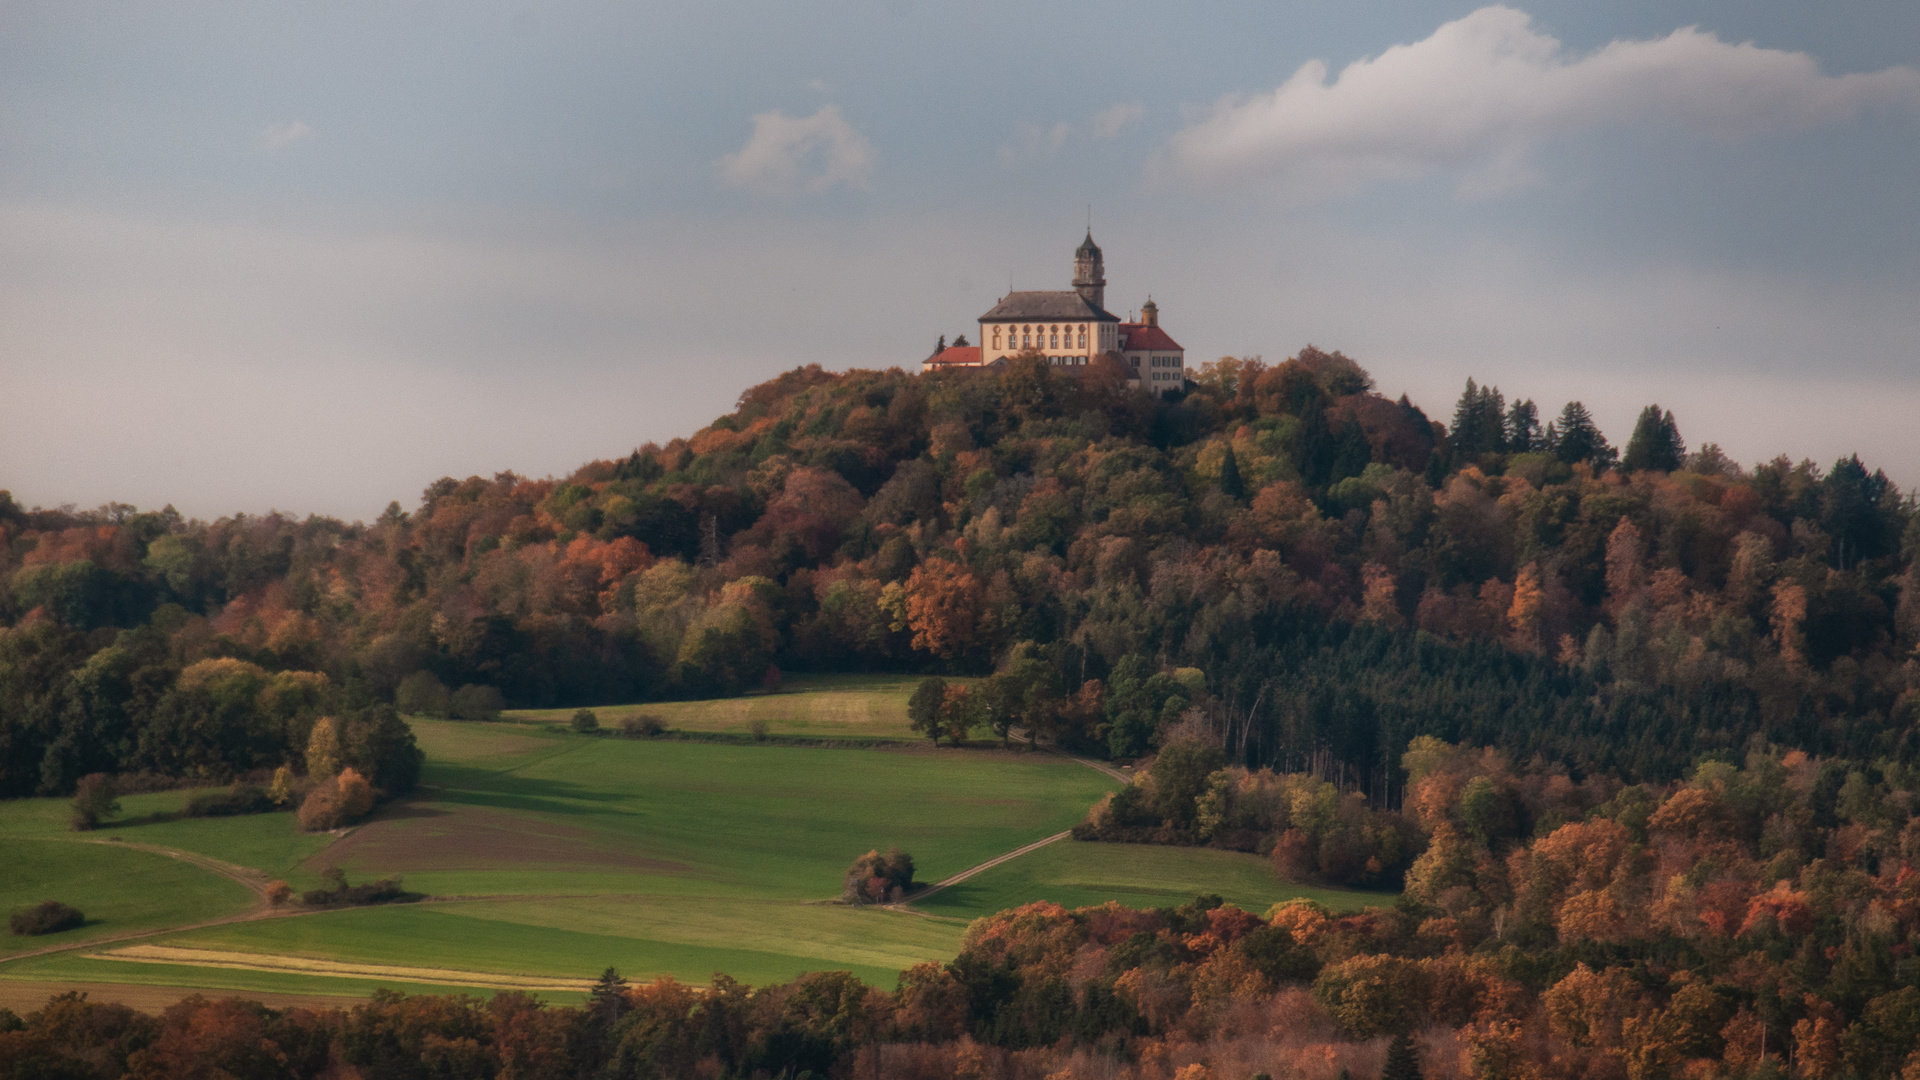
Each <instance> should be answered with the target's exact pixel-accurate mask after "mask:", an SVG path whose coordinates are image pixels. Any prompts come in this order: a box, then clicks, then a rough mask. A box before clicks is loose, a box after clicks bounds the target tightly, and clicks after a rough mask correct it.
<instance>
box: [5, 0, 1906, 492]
mask: <svg viewBox="0 0 1920 1080" xmlns="http://www.w3.org/2000/svg"><path fill="white" fill-rule="evenodd" d="M1917 136H1920V5H1915V4H1912V3H1911V2H1910V0H1886V2H1881V0H1847V2H1844V3H1839V4H1818V5H1816V4H1809V3H1806V2H1805V0H1743V2H1740V3H1732V2H1720V3H1705V2H1699V0H1662V2H1658V3H1655V2H1650V0H1620V2H1616V3H1610V4H1604V5H1601V4H1592V3H1575V2H1571V0H1555V2H1534V3H1518V4H1517V5H1516V6H1511V7H1509V6H1498V5H1495V6H1486V5H1479V4H1474V3H1470V2H1469V3H1426V2H1410V0H1409V2H1382V3H1373V4H1365V5H1360V4H1353V3H1350V2H1339V0H1293V2H1287V0H1279V2H1258V3H1255V2H1220V0H1190V2H1187V3H1180V4H1173V3H1148V2H1138V0H1118V2H1111V3H1103V4H1068V3H1059V2H1050V0H1026V2H1023V3H1009V2H1001V0H982V2H975V3H969V4H965V5H960V4H937V3H932V2H930V0H848V2H841V0H815V2H812V3H808V4H794V3H790V2H789V3H777V2H770V0H769V2H736V0H708V2H705V3H696V4H678V3H646V4H613V3H589V2H584V0H579V2H561V0H555V2H534V0H507V2H492V0H471V2H467V3H460V4H453V3H444V2H434V0H409V2H377V3H376V2H363V0H337V2H333V3H326V4H321V3H314V2H312V0H301V2H297V3H279V2H273V0H256V2H252V3H245V4H241V3H217V2H194V0H174V2H169V3H164V4H163V3H149V2H146V0H124V2H120V3H115V4H110V5H109V4H86V5H82V4H72V3H41V2H34V0H0V489H10V490H11V491H12V492H13V495H14V498H15V499H16V501H18V502H21V503H24V504H27V505H41V506H49V507H51V506H58V505H63V504H73V505H77V506H80V507H91V506H96V505H100V504H103V503H106V502H109V501H115V502H125V503H132V504H135V505H138V506H141V507H159V506H163V505H168V504H171V505H173V506H175V507H177V508H178V509H179V510H180V511H181V512H182V513H184V514H187V515H190V516H196V517H202V518H213V517H218V516H223V515H226V514H232V513H238V512H245V513H261V512H265V511H268V510H273V509H277V510H281V511H285V512H288V513H294V514H300V515H304V514H310V513H313V514H327V515H332V516H336V517H340V518H344V519H347V520H370V519H371V518H373V517H374V516H376V515H378V514H379V513H380V512H381V510H382V509H384V508H385V507H386V506H387V505H388V503H389V502H391V501H396V500H397V501H398V502H400V503H401V505H402V506H403V507H411V506H413V505H415V504H416V503H417V501H418V499H419V494H420V492H421V490H422V489H423V488H425V487H426V486H427V485H428V484H429V483H430V482H432V481H433V480H434V479H436V478H438V477H441V476H455V477H465V476H469V475H492V474H493V473H496V472H501V471H507V470H511V471H514V472H516V473H519V474H521V475H523V476H535V477H538V476H546V475H566V474H567V473H569V472H571V471H572V470H573V469H574V468H575V467H576V466H578V465H579V464H581V463H582V462H585V461H588V460H592V459H596V458H607V457H614V456H618V455H623V454H625V453H627V452H628V451H630V450H631V449H632V448H634V447H635V446H637V445H641V444H644V443H647V442H649V441H655V442H665V441H667V440H668V439H671V438H673V437H675V436H680V435H690V434H692V433H693V432H694V431H695V430H697V429H698V428H700V427H701V426H703V425H705V424H706V423H708V422H710V421H711V420H712V419H713V418H714V417H716V416H718V415H720V414H721V413H724V412H726V411H728V410H729V409H730V408H731V407H732V405H733V403H734V401H735V400H736V399H737V398H738V396H739V394H740V393H741V391H743V390H744V389H746V388H747V387H749V386H751V385H753V384H755V383H757V382H759V381H762V380H764V379H766V378H768V377H770V376H772V375H774V374H776V373H778V372H780V371H783V370H786V369H789V368H792V367H794V366H797V365H800V364H807V363H819V364H822V365H824V366H826V367H828V368H830V369H836V370H837V369H845V368H850V367H863V368H884V367H892V366H902V367H907V368H909V369H911V368H912V367H914V366H915V365H917V363H918V361H919V360H920V359H921V358H923V357H924V356H926V355H927V354H928V353H929V352H930V351H931V350H932V348H933V344H934V341H935V339H936V338H937V337H939V336H941V335H946V336H952V335H954V334H958V333H966V334H969V335H970V336H971V335H972V334H974V333H975V332H976V328H975V320H976V319H977V318H978V316H979V315H980V313H982V312H984V311H985V310H987V309H988V308H989V307H991V306H992V305H993V303H994V302H995V301H996V300H997V299H998V297H999V296H1000V295H1001V294H1002V293H1004V292H1005V291H1006V290H1007V289H1008V288H1009V287H1013V288H1021V289H1037V288H1065V287H1067V283H1068V281H1069V280H1070V277H1071V273H1072V251H1073V249H1074V247H1075V246H1077V245H1078V244H1079V242H1080V239H1081V236H1082V233H1083V230H1084V229H1085V228H1086V226H1087V223H1088V221H1089V219H1090V220H1091V223H1092V231H1093V235H1094V237H1095V239H1096V240H1097V241H1098V242H1099V243H1100V244H1101V246H1102V247H1103V248H1104V249H1105V255H1106V269H1107V280H1108V283H1109V284H1108V290H1107V299H1108V306H1109V307H1110V308H1113V309H1114V310H1115V311H1116V312H1117V313H1120V314H1123V315H1124V314H1126V313H1127V312H1128V311H1130V310H1131V309H1134V308H1137V307H1138V306H1139V305H1140V303H1142V302H1143V301H1145V300H1146V299H1147V297H1148V296H1149V295H1151V296H1152V297H1153V299H1154V300H1155V301H1156V303H1157V304H1158V305H1159V308H1160V311H1161V321H1162V325H1163V326H1164V327H1165V328H1166V329H1167V330H1168V331H1169V332H1170V333H1171V334H1172V335H1173V336H1174V337H1175V338H1176V339H1178V340H1179V341H1180V342H1181V344H1182V345H1184V346H1185V348H1186V349H1187V355H1188V358H1189V363H1190V364H1194V363H1199V362H1203V361H1206V360H1210V359H1214V358H1217V357H1220V356H1225V355H1232V356H1250V355H1259V356H1263V357H1265V358H1266V359H1268V360H1269V361H1278V360H1281V359H1284V358H1285V357H1287V356H1290V355H1293V354H1294V353H1295V352H1297V351H1298V350H1299V349H1300V348H1301V347H1302V346H1303V345H1306V344H1309V343H1310V344H1313V345H1316V346H1318V347H1320V348H1323V349H1329V350H1331V349H1339V350H1341V351H1343V352H1345V353H1346V354H1347V355H1349V356H1352V357H1353V358H1355V359H1356V360H1358V361H1359V362H1360V363H1361V364H1363V365H1364V366H1365V367H1366V368H1367V369H1368V370H1369V371H1371V372H1372V373H1373V375H1374V377H1375V379H1376V381H1377V383H1378V388H1379V389H1380V390H1381V391H1382V392H1384V393H1387V394H1389V395H1392V396H1398V395H1399V394H1402V393H1405V394H1407V395H1409V396H1410V397H1411V398H1412V399H1413V400H1414V401H1415V402H1416V403H1417V404H1419V405H1421V406H1422V407H1423V408H1424V409H1425V410H1426V411H1427V413H1428V414H1429V415H1430V416H1433V417H1434V418H1436V419H1440V420H1443V421H1444V420H1446V419H1447V418H1448V417H1449V416H1450V414H1451V410H1452V406H1453V402H1454V400H1455V399H1456V398H1457V397H1458V396H1459V393H1460V388H1461V386H1462V385H1463V384H1464V382H1465V381H1466V379H1468V378H1469V377H1471V378H1473V379H1475V380H1476V381H1478V382H1480V383H1482V384H1488V383H1491V384H1494V385H1497V386H1499V387H1500V388H1501V390H1502V391H1503V392H1504V393H1505V394H1506V395H1507V396H1508V397H1509V398H1512V397H1525V398H1531V399H1533V400H1535V401H1537V402H1538V403H1539V404H1540V406H1541V411H1542V412H1543V413H1548V414H1551V413H1553V412H1557V411H1558V409H1559V407H1560V406H1561V405H1562V404H1563V403H1564V402H1566V401H1568V400H1573V399H1578V400H1581V401H1583V402H1585V403H1586V404H1587V405H1588V407H1589V408H1590V409H1591V410H1592V411H1593V413H1594V415H1595V416H1596V418H1597V419H1598V420H1599V421H1600V423H1601V425H1602V427H1603V428H1604V429H1605V430H1606V431H1607V433H1608V434H1609V435H1610V436H1611V437H1612V438H1613V439H1614V441H1615V442H1616V443H1622V442H1624V441H1625V439H1626V437H1627V435H1628V434H1629V432H1630V431H1631V428H1632V424H1633V419H1634V417H1635V416H1636V415H1637V414H1638V412H1639V410H1640V409H1641V408H1642V407H1643V406H1645V405H1647V404H1649V403H1658V404H1660V405H1662V406H1663V407H1665V408H1668V409H1671V410H1672V411H1673V412H1674V413H1675V415H1676V417H1677V419H1678V421H1679V425H1680V429H1681V432H1682V434H1683V435H1684V436H1685V437H1686V439H1687V441H1688V442H1689V444H1690V445H1692V446H1695V447H1697V446H1699V445H1701V444H1704V443H1707V442H1714V443H1718V444H1719V445H1720V446H1721V447H1722V448H1723V449H1725V450H1726V452H1727V453H1729V454H1730V455H1732V456H1733V457H1734V458H1735V459H1736V460H1739V461H1742V462H1746V463H1752V462H1757V461H1761V460H1766V459H1771V458H1773V457H1774V456H1776V455H1780V454H1785V455H1787V456H1789V457H1791V458H1793V459H1795V460H1798V459H1801V458H1811V459H1813V460H1814V461H1816V462H1818V463H1820V464H1822V465H1829V464H1831V463H1832V462H1833V461H1834V460H1835V459H1837V458H1839V457H1842V456H1844V455H1846V454H1850V453H1858V454H1860V455H1861V457H1862V459H1863V460H1864V461H1866V462H1867V464H1868V465H1869V466H1870V467H1878V468H1883V469H1885V470H1886V471H1887V473H1888V474H1889V475H1890V476H1892V477H1893V478H1894V479H1895V481H1896V482H1898V483H1900V484H1901V485H1902V487H1903V488H1906V489H1909V490H1911V489H1913V488H1915V487H1920V302H1917V301H1920V213H1916V211H1917V210H1920V195H1916V193H1917V192H1920V137H1917Z"/></svg>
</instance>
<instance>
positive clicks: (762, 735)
mask: <svg viewBox="0 0 1920 1080" xmlns="http://www.w3.org/2000/svg"><path fill="white" fill-rule="evenodd" d="M747 730H748V731H749V732H751V733H752V735H753V741H754V742H766V741H767V722H766V721H765V720H763V719H761V718H760V717H758V716H756V717H754V718H753V721H752V722H751V723H749V724H748V725H747Z"/></svg>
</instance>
